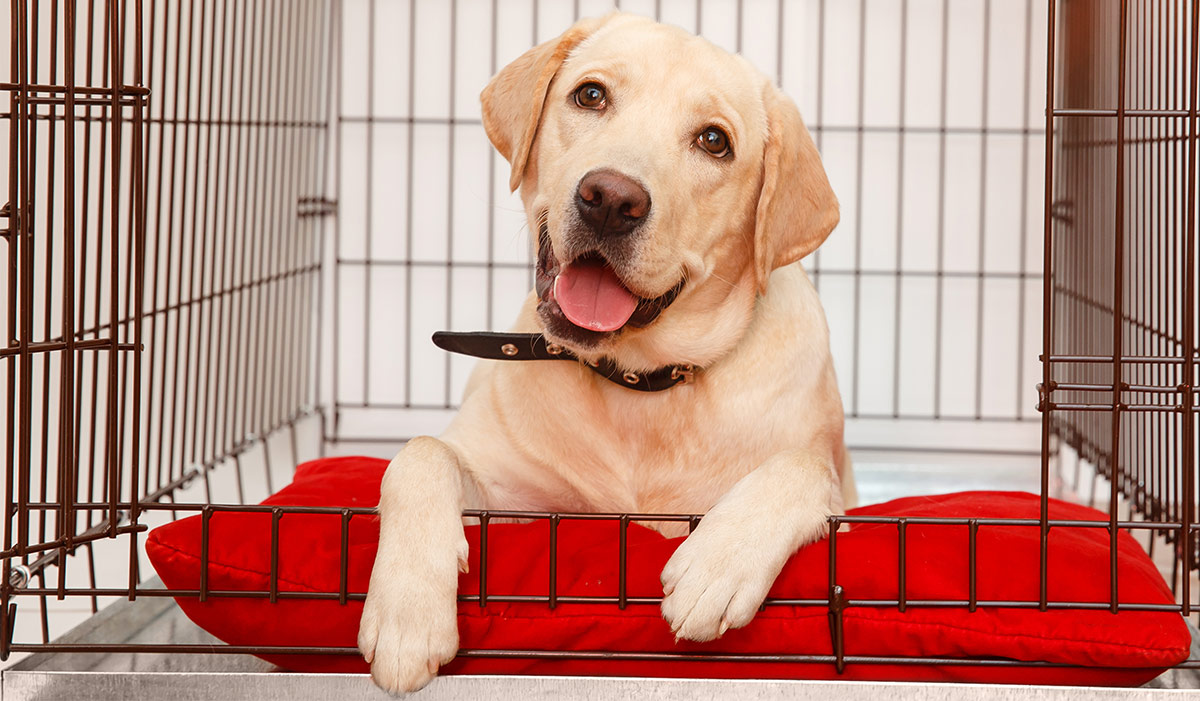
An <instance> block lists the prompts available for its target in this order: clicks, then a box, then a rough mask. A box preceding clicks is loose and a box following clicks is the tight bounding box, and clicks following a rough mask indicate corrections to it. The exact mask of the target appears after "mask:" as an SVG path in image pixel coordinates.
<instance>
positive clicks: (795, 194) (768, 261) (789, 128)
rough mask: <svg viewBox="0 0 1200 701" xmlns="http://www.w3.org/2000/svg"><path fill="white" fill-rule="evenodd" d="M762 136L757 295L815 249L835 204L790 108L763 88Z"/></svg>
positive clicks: (833, 222) (833, 217) (834, 217)
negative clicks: (764, 126) (783, 269)
mask: <svg viewBox="0 0 1200 701" xmlns="http://www.w3.org/2000/svg"><path fill="white" fill-rule="evenodd" d="M764 101H765V102H766V106H767V125H768V136H767V145H766V148H765V149H764V150H763V178H762V190H761V191H760V193H759V196H758V210H757V211H756V213H755V216H754V264H755V273H756V279H757V281H758V291H759V293H760V294H761V293H764V292H766V289H767V279H768V278H769V277H770V276H771V271H772V270H774V269H776V268H779V267H782V266H784V265H788V264H790V263H795V262H796V261H798V260H800V259H801V258H803V257H804V256H806V255H808V254H809V253H812V252H813V251H814V250H816V248H817V246H820V245H821V243H822V242H823V241H824V240H825V238H826V237H828V236H829V232H831V231H833V227H835V226H837V223H838V202H837V197H835V196H834V194H833V189H832V188H830V187H829V179H828V178H827V177H826V176H825V169H824V168H823V167H822V166H821V156H820V155H819V154H818V153H817V147H816V145H815V144H813V140H812V137H811V136H809V134H808V129H806V128H805V127H804V121H803V120H802V119H800V110H798V109H796V105H795V103H793V102H792V101H791V99H790V98H788V97H787V96H786V95H784V94H783V93H782V92H780V91H779V89H778V88H776V87H775V86H774V85H770V84H768V85H767V86H766V88H765V89H764Z"/></svg>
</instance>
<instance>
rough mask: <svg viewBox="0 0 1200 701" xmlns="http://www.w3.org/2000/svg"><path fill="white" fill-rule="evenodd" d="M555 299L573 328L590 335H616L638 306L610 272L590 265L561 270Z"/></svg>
mask: <svg viewBox="0 0 1200 701" xmlns="http://www.w3.org/2000/svg"><path fill="white" fill-rule="evenodd" d="M554 299H556V300H557V301H558V306H559V307H561V308H562V310H563V314H564V315H566V317H567V319H569V320H570V321H571V323H572V324H575V325H576V326H581V327H583V328H585V329H589V330H591V331H616V330H617V329H619V328H621V327H622V326H624V325H625V322H626V321H629V317H631V316H633V312H634V310H635V309H637V303H638V300H637V297H634V296H633V294H632V293H630V292H629V290H627V289H625V286H624V285H622V284H621V280H620V279H619V278H617V275H616V273H614V272H613V270H612V268H610V267H608V266H607V265H604V264H598V263H590V262H589V263H580V264H575V263H572V264H571V265H568V266H566V267H564V268H563V269H562V272H560V273H559V274H558V277H557V278H555V279H554Z"/></svg>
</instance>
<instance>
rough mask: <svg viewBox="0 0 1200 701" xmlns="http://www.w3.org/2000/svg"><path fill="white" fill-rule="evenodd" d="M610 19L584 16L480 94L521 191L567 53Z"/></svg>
mask: <svg viewBox="0 0 1200 701" xmlns="http://www.w3.org/2000/svg"><path fill="white" fill-rule="evenodd" d="M606 21H608V17H602V18H589V19H583V20H580V21H578V22H576V23H575V24H574V25H572V26H571V28H570V29H568V30H567V31H565V32H563V33H562V35H560V36H559V37H558V38H556V39H551V40H550V41H547V42H543V43H541V44H538V45H537V46H535V47H533V48H532V49H530V50H528V51H526V52H525V53H523V54H521V56H520V57H519V58H518V59H517V60H515V61H513V62H512V63H510V64H508V65H507V66H505V67H504V69H503V70H501V71H500V72H499V73H497V74H496V75H495V76H494V77H493V78H492V80H491V81H490V82H489V83H488V84H487V87H486V88H484V89H483V93H482V94H480V96H479V99H480V101H481V102H482V103H483V128H484V131H486V132H487V135H488V138H489V139H491V141H492V145H493V146H495V147H496V150H497V151H499V152H500V155H501V156H504V158H505V159H506V160H507V161H508V162H509V164H510V165H512V175H511V176H510V177H509V180H508V185H509V187H510V188H511V189H513V190H516V189H517V188H518V187H519V186H520V185H521V180H522V178H523V177H524V176H525V166H526V163H527V161H528V159H529V150H530V148H532V147H533V140H534V138H535V137H536V136H537V129H538V122H540V121H541V119H542V108H543V107H544V105H545V103H546V91H547V90H549V88H550V81H551V80H553V79H554V74H555V73H557V72H558V68H559V66H561V65H562V62H563V60H564V59H566V57H567V54H569V53H571V50H572V49H574V48H575V47H576V46H578V45H579V44H580V42H582V41H583V40H584V39H586V38H588V37H589V36H591V34H592V32H594V31H596V30H597V29H599V28H600V26H601V25H602V24H604V23H605V22H606Z"/></svg>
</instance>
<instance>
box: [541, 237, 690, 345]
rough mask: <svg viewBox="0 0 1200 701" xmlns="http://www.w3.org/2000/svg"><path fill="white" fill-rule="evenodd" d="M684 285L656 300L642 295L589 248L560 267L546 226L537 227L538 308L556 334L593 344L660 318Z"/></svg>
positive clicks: (676, 286)
mask: <svg viewBox="0 0 1200 701" xmlns="http://www.w3.org/2000/svg"><path fill="white" fill-rule="evenodd" d="M682 288H683V280H680V281H679V283H678V284H677V285H675V286H674V287H672V288H671V289H670V290H668V291H667V292H666V293H665V294H662V295H659V296H658V297H655V298H654V299H646V298H644V297H639V296H637V295H636V294H634V293H633V292H631V291H630V290H629V288H627V287H626V286H625V283H624V282H622V281H621V278H620V277H619V276H618V275H617V272H616V271H615V270H613V267H612V266H611V265H610V264H609V262H608V260H606V259H605V258H604V256H603V255H601V254H600V253H599V252H596V251H589V252H587V253H584V254H583V255H581V256H579V257H577V258H575V260H573V261H571V262H570V263H567V264H565V265H562V264H560V263H559V261H558V259H557V258H555V257H554V255H553V253H552V251H551V249H550V235H549V232H548V231H547V230H546V227H545V225H543V226H542V227H540V230H539V231H538V260H537V277H536V289H537V295H538V299H539V300H540V302H539V303H538V311H539V312H540V313H541V314H542V317H543V320H544V321H545V322H546V323H547V331H549V332H550V333H552V334H553V335H556V336H561V337H564V338H565V339H566V340H572V341H577V342H580V343H584V344H587V345H594V344H595V343H597V342H598V341H599V340H600V339H602V338H603V337H605V336H607V335H609V334H615V333H617V332H619V331H620V330H621V329H623V328H625V327H626V326H632V327H634V328H642V327H644V326H647V325H648V324H650V323H651V322H653V321H654V320H655V319H657V318H658V316H659V314H662V312H663V310H664V309H666V308H667V307H668V306H670V304H671V303H672V302H674V301H675V298H676V297H677V296H679V292H680V290H681V289H682Z"/></svg>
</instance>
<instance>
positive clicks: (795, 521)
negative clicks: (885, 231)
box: [359, 14, 854, 692]
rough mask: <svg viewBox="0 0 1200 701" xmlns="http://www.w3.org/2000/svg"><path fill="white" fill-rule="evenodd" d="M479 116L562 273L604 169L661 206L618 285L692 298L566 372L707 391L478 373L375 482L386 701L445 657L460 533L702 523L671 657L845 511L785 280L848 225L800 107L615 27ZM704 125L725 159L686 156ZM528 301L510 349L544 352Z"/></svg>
mask: <svg viewBox="0 0 1200 701" xmlns="http://www.w3.org/2000/svg"><path fill="white" fill-rule="evenodd" d="M587 81H594V82H599V83H601V84H603V85H604V86H605V88H606V90H607V94H608V97H609V100H610V102H609V104H608V106H607V107H606V109H605V111H604V113H603V114H598V113H596V112H594V111H588V110H584V109H581V108H580V107H579V106H578V105H576V104H575V103H574V101H573V98H572V95H573V94H574V91H575V89H576V88H577V87H578V86H579V85H580V84H582V83H584V82H587ZM482 100H483V115H484V126H485V127H486V129H487V131H488V135H489V137H490V138H491V140H492V142H493V144H494V145H495V146H496V148H497V149H498V150H499V151H500V152H501V154H502V155H504V156H505V158H507V159H508V160H509V162H510V163H511V164H512V165H513V170H512V181H511V182H512V186H513V187H514V188H516V187H520V188H521V197H522V201H523V202H524V205H525V209H526V212H527V215H528V218H529V222H530V228H531V230H532V231H534V232H536V231H537V229H538V226H539V218H540V217H543V216H544V217H545V218H546V221H547V224H548V231H549V235H550V240H551V243H552V247H553V250H554V252H555V255H556V256H560V257H561V256H562V255H563V252H564V250H566V249H568V248H569V247H570V246H569V242H568V241H567V238H568V237H569V236H570V232H571V228H572V226H573V225H574V222H573V221H572V219H571V217H572V214H571V206H572V201H573V198H574V193H575V188H576V185H577V183H578V182H579V180H580V178H581V177H582V176H583V175H584V174H585V173H587V172H589V171H590V170H592V169H594V168H601V167H605V168H612V169H615V170H618V171H620V172H621V173H624V174H626V175H628V176H630V177H631V178H633V179H635V180H637V181H639V182H640V183H642V184H643V185H644V187H645V189H646V190H647V191H648V192H649V193H650V196H651V198H652V214H651V215H650V216H649V217H648V218H647V220H646V222H645V224H644V225H643V227H642V228H641V229H640V230H639V232H638V234H637V235H638V236H639V237H640V238H639V244H638V248H637V255H636V256H635V260H634V262H633V263H632V267H631V268H629V269H628V270H627V271H626V274H623V275H622V278H623V281H624V282H625V284H626V285H627V286H628V287H629V289H631V290H632V291H633V292H635V293H636V294H638V295H639V296H641V297H644V298H653V297H656V296H658V295H661V294H663V293H664V292H665V291H667V290H669V289H671V288H672V287H673V286H674V285H675V284H676V283H677V282H678V281H679V280H680V279H681V278H684V279H686V284H685V285H684V287H683V291H682V292H681V293H680V295H679V297H678V298H677V299H676V301H675V302H674V303H673V304H672V305H671V306H670V307H669V308H667V309H666V311H665V312H663V314H662V315H661V317H660V318H658V319H657V320H656V321H655V322H653V323H651V324H650V325H649V326H647V327H645V328H643V329H634V328H626V329H623V330H622V331H621V332H620V333H618V334H616V335H614V336H613V337H612V338H608V339H606V340H605V341H603V342H602V343H601V344H600V345H599V346H597V347H594V348H592V347H579V346H574V347H572V349H573V350H575V351H576V352H577V353H578V354H579V355H580V356H582V357H585V358H594V357H599V356H605V357H608V358H611V359H613V360H615V361H616V362H617V363H618V364H620V365H621V367H623V368H625V369H627V370H631V371H644V370H648V369H652V368H658V367H661V366H664V365H669V364H677V363H693V364H695V365H696V366H697V367H699V368H701V370H700V371H699V372H698V373H697V375H696V380H695V382H694V383H692V384H690V385H686V386H679V387H675V388H672V389H670V390H667V391H663V392H657V393H643V392H636V391H631V390H628V389H624V388H622V387H619V386H617V385H615V384H613V383H610V382H608V381H606V380H604V379H603V378H601V377H599V376H597V375H596V374H595V373H593V372H591V371H590V370H588V369H587V368H585V367H583V366H582V365H581V364H578V363H570V362H560V361H544V362H491V361H484V362H481V363H480V364H479V366H478V368H477V369H476V371H475V373H474V375H473V376H472V378H471V381H470V383H469V386H468V388H467V392H466V396H465V398H464V401H463V406H462V409H461V411H460V412H459V413H458V415H457V416H456V418H455V419H454V421H453V423H452V424H451V426H450V427H449V429H448V430H447V431H446V432H445V433H444V434H443V435H442V436H441V437H440V438H430V437H422V438H417V439H414V440H413V441H410V442H409V443H408V445H407V446H406V447H405V448H404V449H403V450H402V451H401V452H400V454H399V455H397V456H396V457H395V459H393V460H392V463H391V465H390V466H389V467H388V470H387V474H386V476H385V478H384V482H383V492H382V498H381V500H380V505H379V511H380V517H381V520H382V523H381V533H380V545H379V554H378V556H377V559H376V562H375V568H374V571H373V573H372V575H371V583H370V589H369V591H368V595H367V601H366V607H365V610H364V612H363V618H362V625H361V629H360V633H359V648H360V649H361V651H362V653H363V655H364V656H365V657H366V659H367V660H368V661H369V662H371V663H372V666H371V673H372V676H373V677H374V679H375V681H376V682H377V683H378V684H379V685H380V686H382V687H383V688H385V689H387V690H389V691H392V692H400V691H409V690H413V689H418V688H420V687H422V686H424V685H425V684H426V683H428V682H429V681H430V679H432V678H433V676H434V675H436V673H437V668H438V666H439V665H440V664H442V663H444V662H446V661H448V660H450V659H451V658H452V657H453V656H454V654H455V652H456V650H457V647H458V632H457V626H456V619H455V609H456V602H455V596H456V589H457V572H458V571H459V570H460V569H462V570H465V568H466V566H467V563H466V540H465V539H464V536H463V525H462V521H461V519H460V518H459V512H460V511H461V509H464V508H489V509H532V510H544V511H555V510H558V511H566V510H570V511H607V512H614V511H615V512H642V513H648V512H675V513H679V512H682V513H707V515H706V516H705V518H704V519H703V520H702V521H701V523H700V525H699V527H698V528H697V529H696V531H695V533H693V534H692V535H691V536H690V537H688V539H687V540H686V541H685V542H684V543H683V545H682V546H681V547H680V548H679V549H678V551H677V552H676V553H675V555H674V556H673V557H672V558H671V560H670V562H669V563H668V564H667V566H666V568H665V569H664V570H663V573H662V582H663V592H664V597H665V598H664V601H663V604H662V613H663V617H664V618H665V619H666V622H667V624H669V625H670V627H671V630H672V631H674V632H675V634H676V635H677V636H678V637H681V638H688V639H692V640H710V639H712V638H715V637H718V636H720V635H722V634H723V633H724V632H725V631H726V630H727V629H729V628H736V627H739V626H742V625H745V624H746V623H748V622H749V621H750V620H751V619H752V618H753V616H754V613H755V612H756V611H757V609H758V606H759V605H760V604H761V602H762V600H763V598H764V597H765V596H766V593H767V590H768V589H769V588H770V586H771V583H772V582H773V581H774V579H775V577H776V575H777V574H778V573H779V571H780V569H781V568H782V566H783V564H784V562H785V561H786V560H787V558H788V557H789V556H790V555H791V554H792V553H793V552H795V550H796V549H797V548H799V547H800V546H801V545H804V544H805V543H808V542H811V541H813V540H816V539H818V538H820V537H822V536H823V535H825V533H826V518H827V517H828V516H829V515H830V514H831V513H841V512H842V510H843V508H844V507H847V506H850V505H852V503H853V501H854V483H853V478H852V476H851V470H850V462H849V459H848V456H847V453H846V449H845V445H844V443H843V438H842V430H843V416H842V404H841V400H840V398H839V396H838V388H837V381H836V378H835V377H834V371H833V363H832V359H831V357H830V353H829V339H828V330H827V327H826V323H825V316H824V312H823V311H822V308H821V304H820V301H819V299H818V298H817V294H816V291H815V290H814V288H813V286H812V284H811V283H810V282H809V279H808V277H807V276H806V275H805V273H804V271H803V269H802V268H801V267H800V265H799V264H798V263H797V261H798V260H799V259H800V258H802V257H803V256H805V255H807V254H808V253H809V252H811V251H812V250H813V249H815V248H816V247H817V246H818V245H820V243H821V242H822V241H823V240H824V238H825V237H826V236H827V235H828V234H829V232H830V231H831V230H832V229H833V227H834V225H835V224H836V222H837V202H836V199H835V198H834V196H833V193H832V191H831V190H830V188H829V184H828V182H827V180H826V177H825V173H824V171H823V169H822V168H821V165H820V160H819V158H818V156H817V153H816V149H815V147H814V146H813V143H812V140H811V138H810V137H809V135H808V132H807V131H806V130H805V128H804V125H803V123H802V122H801V120H800V116H799V113H798V112H797V111H796V108H795V106H794V105H793V104H792V102H791V101H790V100H789V99H788V98H787V97H785V96H784V95H783V94H782V93H780V92H779V91H778V90H777V89H776V88H775V87H774V86H773V85H772V84H771V83H770V81H769V80H768V79H767V78H766V77H764V76H763V75H762V74H761V73H759V72H758V71H756V70H755V69H753V68H752V67H751V66H750V65H749V64H748V63H747V62H746V61H744V60H743V59H741V58H740V57H737V56H731V55H730V54H728V53H726V52H724V51H722V50H721V49H719V48H717V47H715V46H713V45H712V44H709V43H708V42H706V41H704V40H702V39H699V38H696V37H693V36H691V35H689V34H687V33H685V32H683V31H682V30H679V29H676V28H672V27H667V26H664V25H660V24H656V23H654V22H652V21H649V20H646V19H642V18H637V17H633V16H630V15H623V14H615V15H610V16H608V17H605V18H601V19H593V20H584V21H582V22H580V23H578V24H577V25H575V26H574V27H572V28H571V29H569V30H568V31H567V32H566V33H564V34H563V35H562V36H561V37H559V38H557V39H555V40H552V41H550V42H547V43H545V44H542V45H540V46H537V47H534V48H533V49H531V50H530V51H529V52H527V53H526V54H525V55H523V56H522V57H521V58H519V59H517V60H516V61H514V62H513V63H512V64H510V65H509V66H508V67H506V68H505V69H504V70H503V71H501V72H500V73H499V74H498V75H497V76H496V77H495V78H493V79H492V81H491V83H490V84H489V85H488V87H487V89H485V90H484V93H483V95H482ZM710 125H716V126H719V127H720V128H722V129H724V130H725V131H726V132H727V133H728V134H729V136H730V138H731V141H732V143H733V156H732V157H731V158H729V159H723V160H718V159H715V158H713V157H712V156H711V155H709V154H708V153H706V152H704V151H702V150H701V149H700V148H698V147H697V145H696V143H695V137H696V135H697V134H698V133H699V132H700V131H702V130H703V129H705V128H706V127H708V126H710ZM564 262H566V261H564ZM537 301H538V300H537V297H536V295H535V294H531V295H530V297H529V298H528V300H527V301H526V303H525V305H524V307H523V309H522V310H521V312H520V314H519V316H518V318H517V322H516V325H515V327H514V328H515V330H519V331H541V330H543V329H542V325H541V323H540V321H539V316H538V312H537V311H536V306H537ZM566 345H570V344H569V343H568V344H566ZM665 525H666V524H664V526H665ZM663 530H664V531H665V532H668V533H671V534H675V532H673V531H671V529H669V528H666V527H664V528H663ZM683 532H686V529H685V530H684V531H683Z"/></svg>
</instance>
